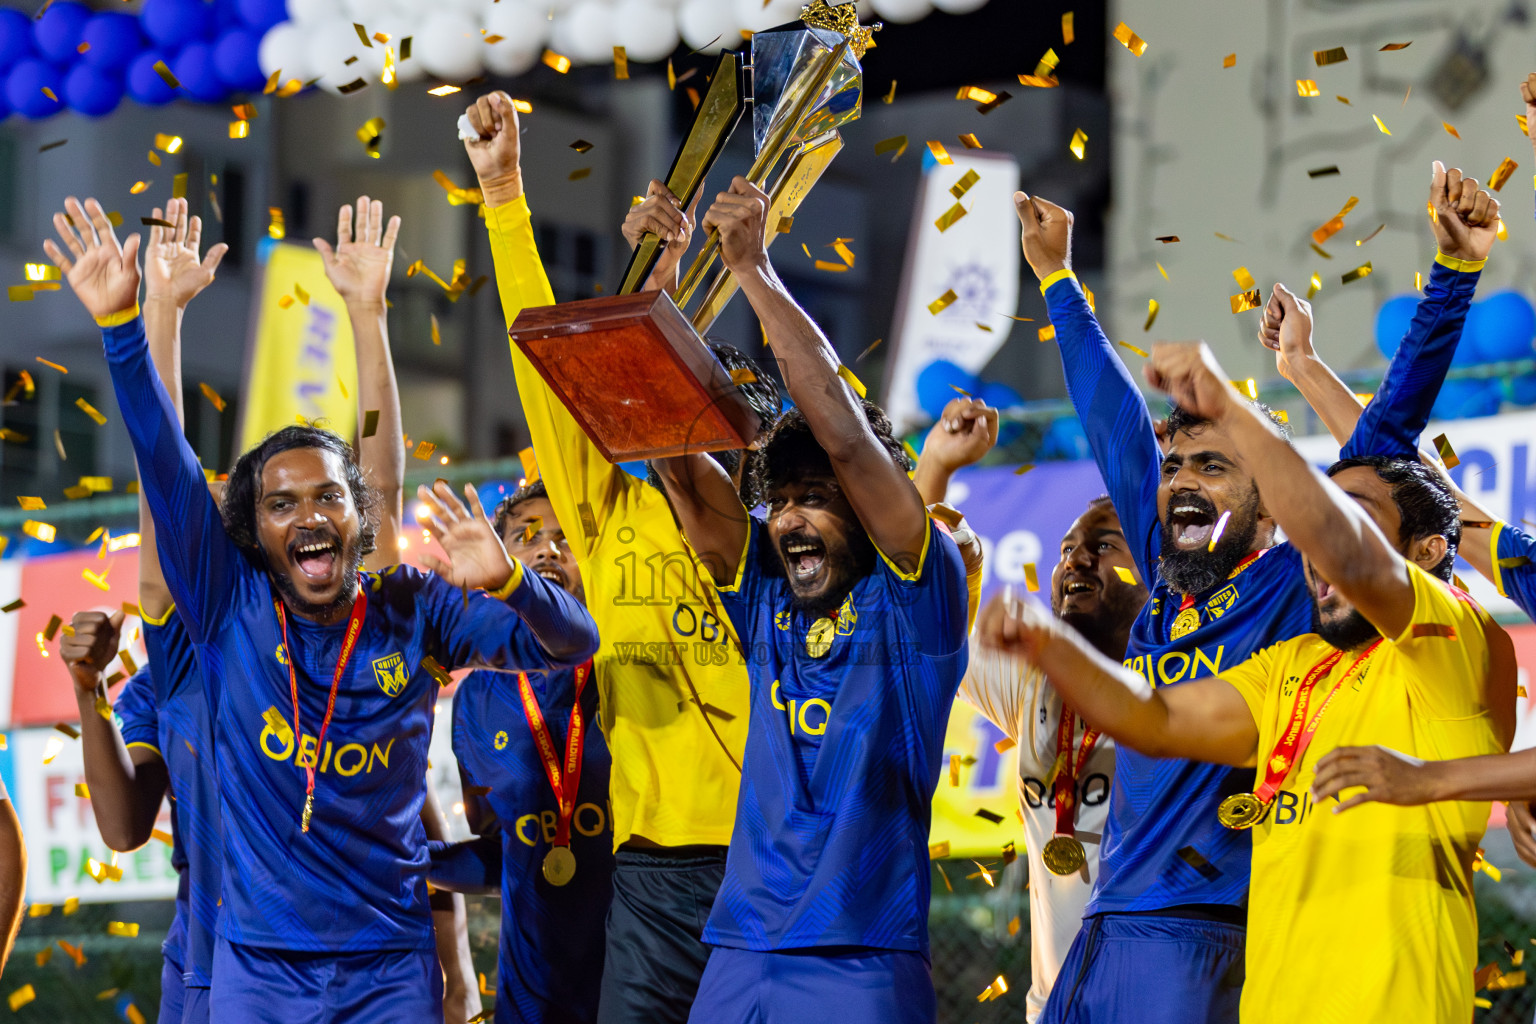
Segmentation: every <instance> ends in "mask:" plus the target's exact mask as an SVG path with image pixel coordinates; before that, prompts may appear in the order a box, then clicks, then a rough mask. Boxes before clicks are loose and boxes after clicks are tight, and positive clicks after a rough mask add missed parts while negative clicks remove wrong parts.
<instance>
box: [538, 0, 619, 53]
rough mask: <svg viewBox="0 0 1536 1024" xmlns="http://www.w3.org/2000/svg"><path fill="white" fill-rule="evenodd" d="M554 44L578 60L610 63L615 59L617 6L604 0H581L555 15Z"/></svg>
mask: <svg viewBox="0 0 1536 1024" xmlns="http://www.w3.org/2000/svg"><path fill="white" fill-rule="evenodd" d="M551 34H552V39H553V41H552V43H551V46H552V47H553V48H554V49H555V50H556V51H558V52H560V53H563V54H565V55H566V56H567V57H570V58H571V59H572V60H574V61H579V62H581V63H584V64H606V63H607V62H609V61H611V60H613V42H614V40H613V8H612V7H610V6H609V5H608V4H605V3H603V2H601V0H578V3H576V4H575V5H574V6H573V7H572V8H571V9H570V10H569V11H568V12H566V13H565V14H562V15H560V16H559V17H557V18H556V19H555V24H554V26H553V29H552V33H551Z"/></svg>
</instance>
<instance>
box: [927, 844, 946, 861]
mask: <svg viewBox="0 0 1536 1024" xmlns="http://www.w3.org/2000/svg"><path fill="white" fill-rule="evenodd" d="M948 856H949V840H948V839H945V840H943V841H942V842H938V843H929V844H928V859H929V860H943V859H944V858H945V857H948Z"/></svg>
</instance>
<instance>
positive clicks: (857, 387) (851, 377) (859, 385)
mask: <svg viewBox="0 0 1536 1024" xmlns="http://www.w3.org/2000/svg"><path fill="white" fill-rule="evenodd" d="M837 375H838V376H839V377H841V378H843V380H845V381H847V382H848V386H849V387H851V388H853V392H854V394H856V395H858V396H859V397H860V398H863V397H864V396H865V395H866V394H867V393H868V392H867V391H866V390H865V388H864V382H863V381H861V380H859V378H858V377H857V376H856V375H855V374H854V372H853V371H852V370H850V369H848V367H846V366H839V367H838V368H837Z"/></svg>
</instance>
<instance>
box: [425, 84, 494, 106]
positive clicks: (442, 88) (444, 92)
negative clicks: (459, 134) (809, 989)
mask: <svg viewBox="0 0 1536 1024" xmlns="http://www.w3.org/2000/svg"><path fill="white" fill-rule="evenodd" d="M458 91H459V87H458V86H456V85H439V86H438V87H437V88H435V89H428V90H427V95H428V96H452V95H453V94H454V93H456V92H458ZM514 106H515V104H514Z"/></svg>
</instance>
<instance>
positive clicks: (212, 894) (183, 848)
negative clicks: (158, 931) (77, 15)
mask: <svg viewBox="0 0 1536 1024" xmlns="http://www.w3.org/2000/svg"><path fill="white" fill-rule="evenodd" d="M144 646H145V649H146V650H147V651H148V652H149V670H150V674H151V675H152V676H153V677H154V680H155V695H156V704H157V707H158V709H159V739H160V756H161V758H162V759H163V760H164V761H165V767H166V771H167V772H168V773H169V775H170V784H171V836H172V839H173V849H172V856H171V860H172V862H173V863H178V869H177V870H179V871H180V872H181V883H180V884H181V895H180V896H179V897H178V899H179V901H180V904H179V905H178V908H177V909H178V912H179V913H182V914H184V915H185V917H186V930H187V941H186V955H185V960H184V962H183V969H184V970H185V972H186V979H187V984H188V985H189V986H191V987H193V988H208V987H209V986H211V985H212V984H213V946H214V936H215V932H214V929H215V927H216V925H217V924H218V919H219V888H220V886H219V880H220V877H221V867H220V861H221V859H222V857H223V850H224V845H223V839H222V836H221V832H220V827H219V791H218V780H217V778H215V774H214V749H213V741H212V740H213V728H212V723H211V719H210V718H209V715H208V698H207V694H206V693H205V692H204V690H203V683H202V675H201V673H200V672H199V671H198V667H197V653H196V648H195V647H194V646H193V644H192V639H191V638H190V637H189V636H187V631H186V628H185V627H184V626H182V624H181V619H180V618H179V617H177V615H176V612H175V610H174V609H173V610H171V611H170V612H168V613H166V616H165V618H164V619H163V620H162V621H160V622H155V621H152V620H150V619H145V620H144Z"/></svg>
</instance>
